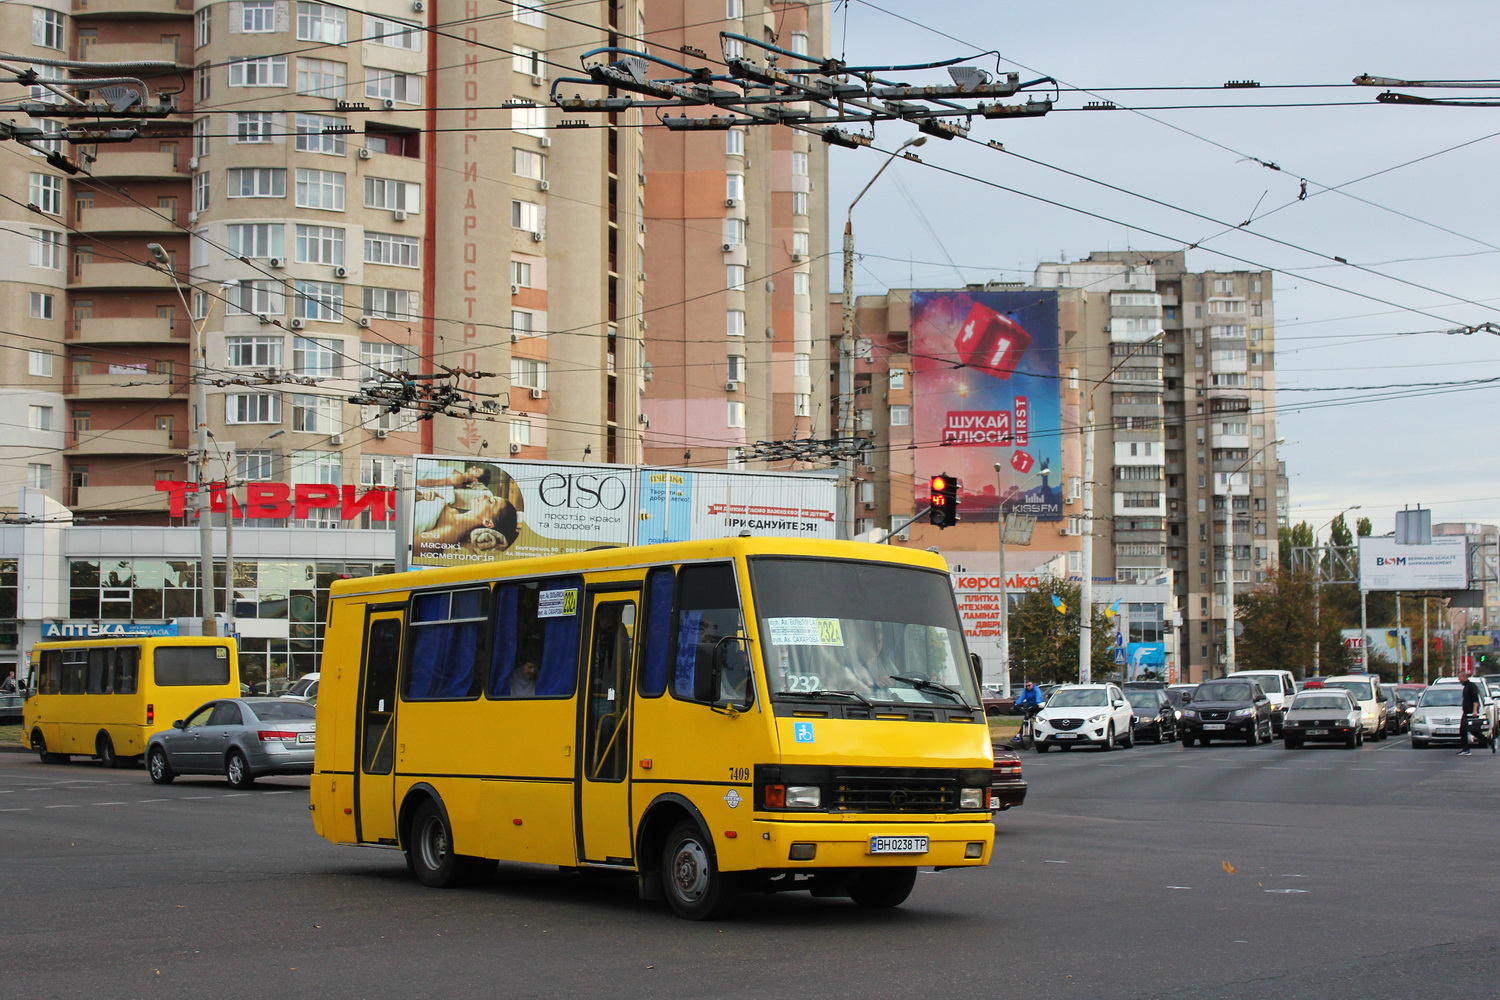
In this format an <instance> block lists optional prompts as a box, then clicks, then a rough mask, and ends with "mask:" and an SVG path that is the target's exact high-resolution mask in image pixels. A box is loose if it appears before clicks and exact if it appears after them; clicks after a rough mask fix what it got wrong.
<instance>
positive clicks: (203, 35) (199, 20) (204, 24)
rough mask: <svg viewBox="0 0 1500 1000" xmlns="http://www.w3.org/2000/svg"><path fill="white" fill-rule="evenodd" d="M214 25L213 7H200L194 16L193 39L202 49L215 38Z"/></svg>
mask: <svg viewBox="0 0 1500 1000" xmlns="http://www.w3.org/2000/svg"><path fill="white" fill-rule="evenodd" d="M213 25H214V21H213V8H212V7H200V8H199V9H198V13H197V14H195V15H194V17H193V26H194V33H193V40H194V42H195V43H196V44H197V46H198V48H200V49H201V48H203V47H204V46H205V45H207V44H208V43H209V42H211V41H213V40H214V33H213Z"/></svg>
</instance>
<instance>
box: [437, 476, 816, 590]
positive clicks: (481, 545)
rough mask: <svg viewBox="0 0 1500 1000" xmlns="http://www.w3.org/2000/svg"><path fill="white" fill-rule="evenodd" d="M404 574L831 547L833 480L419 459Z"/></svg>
mask: <svg viewBox="0 0 1500 1000" xmlns="http://www.w3.org/2000/svg"><path fill="white" fill-rule="evenodd" d="M412 497H413V500H412V511H413V513H412V565H413V566H458V565H464V564H469V563H476V562H489V561H493V560H498V559H513V558H523V557H528V556H547V555H561V554H563V553H569V552H584V551H587V550H588V549H594V548H600V547H614V546H621V545H635V544H641V545H649V544H655V543H659V542H672V541H684V540H687V539H703V538H729V537H734V536H736V535H740V534H742V533H745V532H748V533H749V534H751V535H756V536H789V537H794V538H836V537H837V510H838V480H837V478H836V477H833V476H819V475H808V474H780V473H761V472H722V471H704V470H697V469H668V468H651V469H641V468H638V467H635V466H628V465H605V464H600V463H594V464H587V465H565V464H561V463H553V462H489V461H482V460H475V459H469V458H463V457H456V458H440V457H434V456H423V457H420V458H418V459H417V465H416V488H415V489H414V490H413V491H412Z"/></svg>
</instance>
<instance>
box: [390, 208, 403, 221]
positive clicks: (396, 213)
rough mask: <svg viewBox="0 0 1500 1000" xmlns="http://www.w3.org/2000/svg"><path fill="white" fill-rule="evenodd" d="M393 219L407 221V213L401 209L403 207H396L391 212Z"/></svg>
mask: <svg viewBox="0 0 1500 1000" xmlns="http://www.w3.org/2000/svg"><path fill="white" fill-rule="evenodd" d="M391 221H392V222H405V221H406V213H405V212H403V211H401V209H399V208H398V209H396V210H395V211H394V212H392V213H391Z"/></svg>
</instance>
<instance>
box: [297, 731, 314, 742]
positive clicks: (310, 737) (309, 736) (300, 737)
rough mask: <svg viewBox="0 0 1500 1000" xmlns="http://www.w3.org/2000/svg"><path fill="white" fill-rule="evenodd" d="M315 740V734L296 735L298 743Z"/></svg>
mask: <svg viewBox="0 0 1500 1000" xmlns="http://www.w3.org/2000/svg"><path fill="white" fill-rule="evenodd" d="M315 739H317V734H316V733H298V734H297V742H298V743H311V742H312V741H313V740H315Z"/></svg>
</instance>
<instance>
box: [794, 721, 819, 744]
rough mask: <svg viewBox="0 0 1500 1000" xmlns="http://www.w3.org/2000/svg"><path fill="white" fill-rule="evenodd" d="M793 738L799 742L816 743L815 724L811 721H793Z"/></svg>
mask: <svg viewBox="0 0 1500 1000" xmlns="http://www.w3.org/2000/svg"><path fill="white" fill-rule="evenodd" d="M792 739H793V740H795V741H796V742H798V743H814V742H816V740H814V739H813V724H812V723H811V722H794V723H792Z"/></svg>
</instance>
